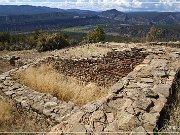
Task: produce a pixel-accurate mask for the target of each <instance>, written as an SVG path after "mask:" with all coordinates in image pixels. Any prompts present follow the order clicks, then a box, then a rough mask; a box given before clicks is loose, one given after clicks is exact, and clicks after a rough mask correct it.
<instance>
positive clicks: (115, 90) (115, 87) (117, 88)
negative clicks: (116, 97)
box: [110, 83, 124, 93]
mask: <svg viewBox="0 0 180 135" xmlns="http://www.w3.org/2000/svg"><path fill="white" fill-rule="evenodd" d="M123 88H124V85H123V84H122V83H116V84H114V85H113V86H112V87H111V88H110V89H111V91H112V92H113V93H119V92H120V91H121V90H122V89H123Z"/></svg>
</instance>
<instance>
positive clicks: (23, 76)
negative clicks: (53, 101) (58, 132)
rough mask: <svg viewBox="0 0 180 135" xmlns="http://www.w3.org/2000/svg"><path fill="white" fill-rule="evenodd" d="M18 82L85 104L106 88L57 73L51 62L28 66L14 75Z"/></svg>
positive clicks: (105, 91) (62, 98) (97, 97)
mask: <svg viewBox="0 0 180 135" xmlns="http://www.w3.org/2000/svg"><path fill="white" fill-rule="evenodd" d="M14 78H15V79H17V80H18V81H19V82H20V83H22V84H25V85H26V86H29V87H31V88H32V89H35V90H37V91H40V92H43V93H50V94H52V95H53V96H56V97H58V98H59V99H60V100H64V101H72V102H74V103H77V104H80V105H82V104H85V103H87V102H89V101H93V100H96V99H99V98H101V97H103V96H105V95H106V94H107V93H108V90H107V89H106V88H103V87H99V86H97V85H95V84H94V83H89V84H88V85H85V84H83V83H82V82H79V81H78V80H77V79H75V78H73V77H69V76H65V75H63V74H59V73H57V71H56V70H55V69H53V67H52V65H51V64H42V65H41V66H39V67H29V68H28V69H26V70H24V71H22V72H18V73H17V74H16V75H15V76H14Z"/></svg>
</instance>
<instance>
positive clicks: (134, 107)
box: [0, 44, 180, 134]
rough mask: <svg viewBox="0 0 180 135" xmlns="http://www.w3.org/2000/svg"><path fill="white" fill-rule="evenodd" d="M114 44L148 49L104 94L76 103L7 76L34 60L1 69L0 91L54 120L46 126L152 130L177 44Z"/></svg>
mask: <svg viewBox="0 0 180 135" xmlns="http://www.w3.org/2000/svg"><path fill="white" fill-rule="evenodd" d="M107 46H110V45H107ZM118 47H119V48H121V49H122V50H131V49H133V48H135V47H136V48H141V49H143V51H144V52H147V53H148V54H149V55H148V56H147V57H146V58H145V59H144V61H143V62H142V63H141V64H139V65H138V66H136V67H135V68H134V70H133V71H132V72H130V73H129V74H128V75H127V76H126V77H123V78H122V79H120V80H119V81H118V82H117V83H116V84H114V85H113V86H112V87H111V88H110V92H109V94H108V96H107V97H104V98H101V99H99V100H96V101H93V102H90V103H87V104H86V105H84V106H77V105H76V104H74V103H72V102H65V101H60V100H58V99H57V98H56V97H53V96H51V95H50V94H44V93H40V92H37V91H34V90H32V89H30V88H28V87H27V86H24V85H21V84H19V83H17V82H15V81H14V80H13V79H12V78H11V75H13V74H14V73H15V72H16V71H17V70H24V69H26V68H28V67H29V66H30V65H33V64H34V63H31V64H28V65H25V66H22V67H20V68H16V69H13V70H11V71H9V72H6V73H3V74H1V75H0V91H1V92H0V94H1V95H3V96H6V97H8V98H9V99H10V100H13V101H14V102H15V103H16V104H18V105H20V106H21V107H22V108H24V109H25V110H26V111H31V112H34V113H35V114H37V115H36V117H37V119H38V117H43V118H44V119H45V121H47V122H48V123H49V124H50V125H51V126H54V125H55V126H54V127H52V128H51V132H58V133H74V134H75V133H78V132H81V133H84V134H88V133H93V134H98V133H100V132H104V133H105V132H108V133H114V132H124V133H125V132H126V133H129V132H143V134H153V130H154V129H155V127H156V126H157V122H158V120H159V117H160V113H161V111H162V110H163V108H164V107H165V104H166V103H167V100H168V98H169V97H170V96H171V95H172V90H173V89H172V84H173V82H174V81H175V80H176V79H177V74H178V72H179V68H180V50H178V49H176V48H170V47H163V46H162V47H161V48H160V47H159V46H143V45H137V44H134V45H121V44H119V45H118ZM51 57H52V56H51ZM36 63H38V62H36ZM32 115H34V114H32ZM51 132H50V133H49V134H51Z"/></svg>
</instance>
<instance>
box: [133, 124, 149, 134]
mask: <svg viewBox="0 0 180 135" xmlns="http://www.w3.org/2000/svg"><path fill="white" fill-rule="evenodd" d="M131 135H147V132H146V130H145V129H144V128H143V127H142V126H140V127H137V128H136V129H134V130H133V131H132V133H131Z"/></svg>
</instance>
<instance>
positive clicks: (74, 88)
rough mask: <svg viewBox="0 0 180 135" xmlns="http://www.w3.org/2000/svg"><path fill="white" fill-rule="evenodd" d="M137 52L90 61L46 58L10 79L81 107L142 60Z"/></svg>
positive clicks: (111, 54)
mask: <svg viewBox="0 0 180 135" xmlns="http://www.w3.org/2000/svg"><path fill="white" fill-rule="evenodd" d="M141 51H142V50H141V49H132V51H124V52H120V51H112V52H108V53H107V54H106V55H105V56H104V57H102V58H91V59H90V58H89V59H88V58H86V59H62V58H54V57H48V58H46V59H45V60H43V61H40V62H39V63H38V64H36V65H33V66H31V67H29V68H27V69H26V70H24V71H22V72H19V73H17V74H16V75H15V77H14V78H15V79H17V80H18V81H19V82H20V83H22V84H25V85H26V86H28V87H30V88H33V89H35V90H37V91H40V92H44V93H50V94H52V95H53V96H55V97H58V99H60V100H64V101H69V100H70V101H73V102H74V103H77V104H81V105H82V104H86V103H88V102H90V101H93V100H97V99H99V98H102V97H104V96H106V95H107V94H108V91H109V90H108V89H109V88H110V87H111V86H112V85H113V84H115V83H116V82H118V81H119V80H120V79H121V78H123V77H125V76H127V75H128V74H129V73H130V72H131V71H133V69H134V68H135V67H136V66H137V65H139V64H140V63H141V62H142V61H143V60H144V58H145V57H146V56H147V53H144V52H141Z"/></svg>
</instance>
